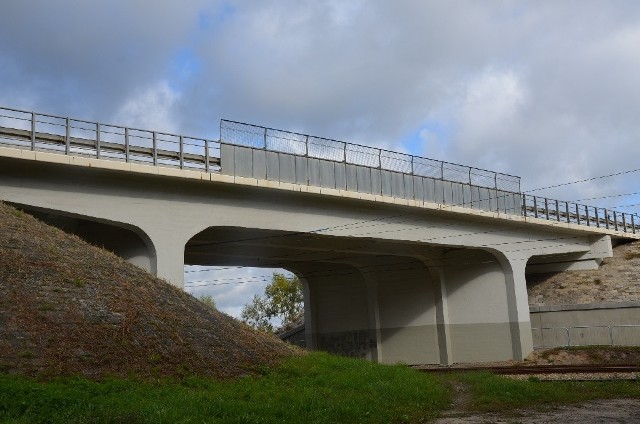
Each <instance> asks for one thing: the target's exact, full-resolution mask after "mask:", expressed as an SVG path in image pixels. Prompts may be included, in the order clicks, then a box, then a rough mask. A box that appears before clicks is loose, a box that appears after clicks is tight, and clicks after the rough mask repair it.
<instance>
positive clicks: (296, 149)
mask: <svg viewBox="0 0 640 424" xmlns="http://www.w3.org/2000/svg"><path fill="white" fill-rule="evenodd" d="M220 141H221V142H223V143H229V144H234V145H238V146H245V147H251V148H257V149H264V150H269V151H275V152H282V153H289V154H294V155H299V156H305V157H310V158H316V159H325V160H331V161H334V162H342V163H347V164H353V165H360V166H366V167H370V168H378V169H382V170H386V171H392V172H399V173H402V174H407V175H415V176H419V177H428V178H435V179H440V180H443V181H450V182H454V183H462V184H469V185H472V186H478V187H486V188H492V189H496V190H502V191H509V192H515V193H518V192H520V177H517V176H514V175H509V174H502V173H499V172H493V171H488V170H486V169H480V168H473V167H469V166H464V165H458V164H455V163H450V162H444V161H440V160H435V159H428V158H423V157H420V156H414V155H408V154H405V153H398V152H393V151H389V150H384V149H379V148H376V147H369V146H362V145H359V144H353V143H346V142H344V141H338V140H332V139H327V138H321V137H315V136H312V135H307V134H300V133H295V132H290V131H282V130H278V129H274V128H267V127H262V126H258V125H252V124H246V123H243V122H237V121H229V120H226V119H223V120H221V121H220Z"/></svg>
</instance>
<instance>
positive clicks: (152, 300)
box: [0, 203, 300, 378]
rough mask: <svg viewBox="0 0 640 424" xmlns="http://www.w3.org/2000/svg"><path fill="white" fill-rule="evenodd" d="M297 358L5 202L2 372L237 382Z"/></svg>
mask: <svg viewBox="0 0 640 424" xmlns="http://www.w3.org/2000/svg"><path fill="white" fill-rule="evenodd" d="M296 354H300V352H299V351H298V350H296V349H295V348H293V347H291V346H289V345H287V344H285V343H283V342H281V341H280V340H278V339H276V338H275V337H272V336H269V335H266V334H261V333H257V332H255V331H253V330H252V329H250V328H249V327H247V326H245V325H244V324H242V323H240V322H238V321H236V320H235V319H233V318H231V317H229V316H227V315H225V314H223V313H221V312H218V311H216V310H213V309H211V308H210V307H208V306H206V305H204V304H203V303H202V302H200V301H199V300H197V299H195V298H194V297H192V296H190V295H188V294H186V293H184V292H183V291H181V290H179V289H177V288H175V287H172V286H171V285H170V284H168V283H166V282H165V281H162V280H160V279H158V278H156V277H154V276H152V275H150V274H149V273H147V272H145V271H143V270H142V269H140V268H137V267H135V266H133V265H131V264H129V263H127V262H125V261H124V260H122V259H120V258H118V257H116V256H115V255H113V254H111V253H109V252H106V251H104V250H102V249H99V248H97V247H94V246H91V245H89V244H87V243H85V242H83V241H82V240H81V239H79V238H78V237H76V236H73V235H69V234H66V233H64V232H62V231H60V230H58V229H56V228H53V227H50V226H47V225H46V224H44V223H42V222H40V221H38V220H36V219H35V218H33V217H31V216H29V215H27V214H25V213H22V212H20V211H18V210H16V209H14V208H12V207H9V206H8V205H5V204H2V203H0V371H5V372H19V373H25V374H30V375H43V374H44V375H69V374H80V375H85V376H87V377H90V378H101V377H104V376H107V375H114V376H128V375H134V376H137V377H142V378H147V377H155V376H183V375H191V374H197V375H206V376H216V377H223V378H226V377H236V376H240V375H245V374H247V373H251V372H254V371H257V370H260V369H261V368H263V367H265V366H271V365H274V364H276V363H277V362H279V361H280V360H281V359H282V358H283V357H286V356H290V355H296Z"/></svg>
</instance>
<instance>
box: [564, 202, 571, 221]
mask: <svg viewBox="0 0 640 424" xmlns="http://www.w3.org/2000/svg"><path fill="white" fill-rule="evenodd" d="M564 212H565V213H566V214H567V224H570V223H571V215H569V202H564Z"/></svg>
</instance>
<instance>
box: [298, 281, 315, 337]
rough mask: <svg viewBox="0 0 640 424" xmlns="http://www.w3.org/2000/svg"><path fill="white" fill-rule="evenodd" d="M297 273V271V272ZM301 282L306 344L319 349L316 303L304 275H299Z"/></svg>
mask: <svg viewBox="0 0 640 424" xmlns="http://www.w3.org/2000/svg"><path fill="white" fill-rule="evenodd" d="M296 275H297V273H296ZM298 279H299V280H300V283H302V296H303V298H304V336H305V346H306V348H307V349H309V350H315V349H317V342H316V337H315V335H316V329H315V325H316V319H315V311H316V308H315V305H314V304H313V299H312V298H311V291H310V289H309V282H308V281H307V279H306V278H304V277H303V276H300V275H298Z"/></svg>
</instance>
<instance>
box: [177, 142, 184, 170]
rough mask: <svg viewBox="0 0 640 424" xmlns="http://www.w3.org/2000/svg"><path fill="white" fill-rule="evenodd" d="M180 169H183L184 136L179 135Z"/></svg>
mask: <svg viewBox="0 0 640 424" xmlns="http://www.w3.org/2000/svg"><path fill="white" fill-rule="evenodd" d="M178 141H179V142H180V169H184V137H183V136H180V138H179V140H178Z"/></svg>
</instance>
